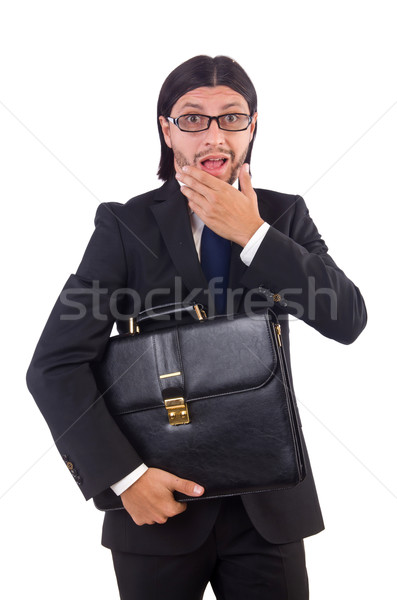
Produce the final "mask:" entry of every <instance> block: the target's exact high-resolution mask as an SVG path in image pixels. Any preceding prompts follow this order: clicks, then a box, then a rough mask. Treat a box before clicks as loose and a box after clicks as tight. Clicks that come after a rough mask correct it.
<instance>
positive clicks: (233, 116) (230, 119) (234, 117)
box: [223, 113, 239, 123]
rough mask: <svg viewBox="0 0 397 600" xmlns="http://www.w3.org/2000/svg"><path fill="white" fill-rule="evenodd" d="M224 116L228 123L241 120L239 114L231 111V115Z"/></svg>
mask: <svg viewBox="0 0 397 600" xmlns="http://www.w3.org/2000/svg"><path fill="white" fill-rule="evenodd" d="M223 118H224V119H225V122H226V123H237V121H238V120H239V116H238V115H236V114H234V113H230V115H225V116H224V117H223Z"/></svg>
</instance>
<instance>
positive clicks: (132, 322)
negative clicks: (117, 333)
mask: <svg viewBox="0 0 397 600" xmlns="http://www.w3.org/2000/svg"><path fill="white" fill-rule="evenodd" d="M128 324H129V333H130V335H135V334H136V333H140V330H139V325H138V323H137V322H136V319H134V317H130V318H129V319H128Z"/></svg>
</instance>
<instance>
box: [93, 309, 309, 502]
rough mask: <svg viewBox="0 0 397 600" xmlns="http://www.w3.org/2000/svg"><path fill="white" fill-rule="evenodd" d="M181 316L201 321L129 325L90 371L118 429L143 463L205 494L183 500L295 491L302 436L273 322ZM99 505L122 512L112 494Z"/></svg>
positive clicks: (264, 316)
mask: <svg viewBox="0 0 397 600" xmlns="http://www.w3.org/2000/svg"><path fill="white" fill-rule="evenodd" d="M179 310H180V309H179V308H178V307H172V308H171V309H170V308H169V307H166V308H165V309H163V311H161V309H160V314H161V316H162V318H164V313H166V314H167V313H170V312H172V313H174V314H178V312H179ZM182 310H183V311H186V310H189V311H190V312H191V313H192V314H193V315H195V316H196V318H197V320H196V321H194V320H192V322H191V323H188V324H184V325H182V324H178V321H177V319H175V318H174V319H173V321H172V326H170V327H168V326H167V327H166V328H164V327H163V328H161V329H156V330H154V331H150V332H149V331H147V332H144V331H142V329H143V323H144V322H145V320H147V319H148V318H149V316H150V315H148V313H147V312H145V313H142V314H141V315H140V316H138V319H137V320H136V321H133V320H132V319H131V333H127V334H122V335H118V336H115V337H113V338H110V340H109V343H108V346H107V349H106V351H105V354H104V357H103V359H102V360H101V362H100V363H98V364H96V365H94V367H93V370H94V374H95V377H96V381H97V384H98V387H99V390H100V391H101V393H102V394H103V397H104V399H105V401H106V404H107V406H108V408H109V411H110V413H111V414H112V415H113V417H114V419H115V421H116V422H117V424H118V425H119V427H120V429H121V430H122V431H123V432H124V433H125V435H126V436H127V437H128V439H129V440H130V441H131V444H132V445H133V447H134V449H135V450H136V451H137V452H138V454H139V455H140V456H141V457H142V461H143V462H144V463H146V465H148V466H149V467H156V468H159V469H164V470H165V471H168V472H170V473H173V474H175V475H177V476H179V477H182V478H186V479H190V480H192V481H195V482H196V483H199V484H200V485H202V486H203V487H204V488H205V493H204V494H203V495H202V496H200V497H199V498H192V497H185V496H183V495H182V494H179V493H176V494H175V496H176V498H177V499H178V500H183V501H193V500H194V501H198V500H202V499H205V498H216V497H221V496H231V495H239V494H247V493H253V492H263V491H267V490H276V489H284V488H289V487H292V486H295V485H297V484H298V483H299V482H301V481H302V480H303V478H304V477H305V465H304V459H303V452H302V440H301V428H300V424H299V416H298V411H297V407H296V401H295V398H294V393H293V389H292V384H291V378H290V376H289V373H288V368H287V363H286V360H285V356H284V351H283V346H282V338H281V326H280V324H279V323H278V321H277V318H276V315H275V314H274V312H273V311H271V310H270V309H266V310H265V311H262V312H261V313H258V314H255V315H252V316H247V315H243V314H237V315H228V316H215V317H212V318H206V317H205V313H204V311H203V308H202V307H201V306H199V305H194V306H189V307H188V308H187V307H186V306H184V307H182ZM156 314H157V313H156ZM139 328H140V329H141V332H140V333H138V331H139ZM94 502H95V505H96V506H97V508H99V509H101V510H111V509H116V508H122V503H121V499H120V498H119V497H117V496H116V495H115V494H114V493H113V491H112V490H110V489H109V490H107V491H106V492H104V493H102V494H99V495H98V496H96V497H95V498H94Z"/></svg>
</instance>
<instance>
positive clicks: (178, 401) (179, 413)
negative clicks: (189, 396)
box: [164, 397, 190, 425]
mask: <svg viewBox="0 0 397 600" xmlns="http://www.w3.org/2000/svg"><path fill="white" fill-rule="evenodd" d="M164 404H165V408H166V409H167V413H168V421H169V423H170V425H186V424H187V423H190V419H189V411H188V408H187V404H186V403H185V399H184V398H182V397H179V398H167V399H166V400H164Z"/></svg>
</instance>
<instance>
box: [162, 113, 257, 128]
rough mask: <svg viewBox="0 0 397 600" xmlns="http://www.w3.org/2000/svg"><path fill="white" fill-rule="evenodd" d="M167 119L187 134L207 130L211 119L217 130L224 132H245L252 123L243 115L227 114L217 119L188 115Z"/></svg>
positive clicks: (250, 118) (248, 117)
mask: <svg viewBox="0 0 397 600" xmlns="http://www.w3.org/2000/svg"><path fill="white" fill-rule="evenodd" d="M167 119H168V120H169V121H171V123H173V124H174V125H176V126H177V127H178V128H179V129H180V130H181V131H187V132H189V133H198V132H199V131H205V130H206V129H209V128H210V125H211V122H212V120H213V119H214V120H215V121H216V122H217V123H218V127H219V129H224V130H225V131H245V130H246V129H248V126H249V125H250V123H251V121H252V117H250V116H249V115H245V114H244V113H228V114H227V115H219V116H218V117H210V116H208V115H196V114H191V115H190V114H189V115H181V116H180V117H177V118H176V119H174V118H173V117H167Z"/></svg>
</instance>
